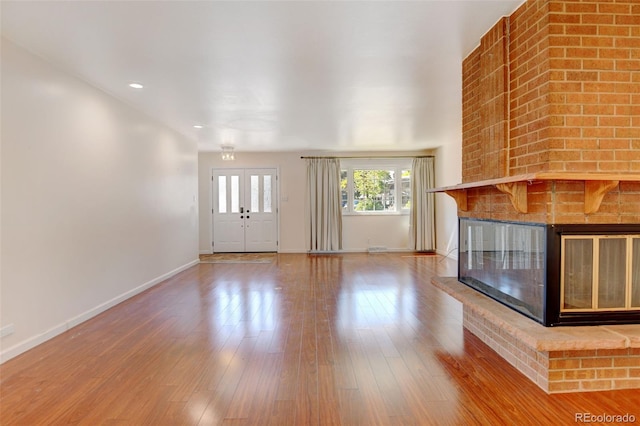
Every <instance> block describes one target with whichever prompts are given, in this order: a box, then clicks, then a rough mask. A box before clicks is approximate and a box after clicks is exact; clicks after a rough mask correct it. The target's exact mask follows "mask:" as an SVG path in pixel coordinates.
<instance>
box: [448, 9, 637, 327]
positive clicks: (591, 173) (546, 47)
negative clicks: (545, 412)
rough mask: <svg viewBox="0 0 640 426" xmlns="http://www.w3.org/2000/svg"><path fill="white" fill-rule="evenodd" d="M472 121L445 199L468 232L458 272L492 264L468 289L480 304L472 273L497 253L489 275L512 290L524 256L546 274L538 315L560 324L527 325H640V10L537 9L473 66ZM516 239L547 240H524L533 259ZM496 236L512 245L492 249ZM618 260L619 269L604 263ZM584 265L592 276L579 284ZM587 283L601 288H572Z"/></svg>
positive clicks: (496, 38) (500, 27) (498, 37)
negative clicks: (458, 172) (507, 259)
mask: <svg viewBox="0 0 640 426" xmlns="http://www.w3.org/2000/svg"><path fill="white" fill-rule="evenodd" d="M462 116H463V145H462V183H461V184H460V185H456V186H455V187H449V188H444V189H445V190H446V192H447V193H448V194H449V195H451V196H452V197H454V198H455V199H456V201H457V203H458V216H459V217H460V219H461V223H463V224H464V225H465V226H464V227H463V226H461V229H460V233H459V234H460V245H459V247H460V259H461V265H463V264H465V265H466V263H465V262H466V261H467V260H471V259H472V258H473V256H470V255H469V254H470V253H471V252H473V255H474V256H476V260H480V258H478V257H477V256H478V255H479V253H478V252H484V258H485V259H484V263H482V262H480V263H479V262H477V261H476V262H475V264H474V265H473V266H472V267H471V268H470V269H471V274H470V277H467V276H464V277H462V276H461V278H466V279H461V281H463V282H465V283H467V284H473V283H472V282H475V283H477V284H478V285H472V286H474V287H475V288H477V289H480V290H482V287H483V285H482V284H486V283H483V281H482V278H478V277H476V276H472V275H474V274H473V272H474V271H473V269H474V268H475V270H476V271H477V274H476V275H479V276H486V275H487V270H486V269H487V268H488V267H489V266H487V265H489V264H490V263H491V262H490V260H489V257H491V256H493V257H495V256H496V253H497V252H499V253H500V254H501V256H502V257H501V258H500V262H502V263H501V264H500V267H499V268H497V269H496V268H495V267H494V268H493V271H494V272H495V273H496V274H499V275H500V276H502V277H505V276H507V275H508V274H509V273H513V269H509V268H508V266H509V265H513V258H514V256H515V255H516V254H517V252H519V253H520V254H521V255H522V254H523V253H528V257H527V259H526V261H527V262H529V263H528V264H532V263H531V262H533V264H535V265H536V267H538V268H540V269H541V270H542V269H543V270H544V273H543V275H544V277H543V282H544V283H543V285H544V289H543V290H542V291H544V292H545V293H549V294H546V295H545V297H546V298H545V299H544V301H543V302H541V303H542V304H543V305H545V306H544V308H545V309H547V308H548V309H552V310H555V311H557V312H554V313H553V315H552V316H554V318H551V319H549V318H548V317H549V316H548V315H547V312H546V311H545V312H544V313H542V314H541V315H538V316H535V315H528V316H530V317H533V318H535V319H536V320H537V321H539V322H541V323H543V324H545V325H559V324H562V323H563V321H562V318H559V317H564V319H565V320H566V322H568V323H571V324H577V323H583V324H596V323H598V321H599V320H598V318H602V320H601V321H602V323H605V322H609V323H611V322H618V323H620V322H622V323H625V322H631V323H640V3H638V2H637V1H634V0H629V1H624V0H622V1H616V2H611V1H603V0H602V1H600V0H584V1H575V0H574V1H567V0H535V1H534V0H530V1H527V2H526V3H524V4H523V5H522V6H521V7H520V8H519V9H518V10H516V11H515V12H514V13H513V14H512V15H511V16H509V17H504V18H502V19H501V20H500V21H499V22H498V23H497V24H496V25H495V26H494V27H493V28H491V29H490V30H489V31H488V32H487V33H486V34H485V35H484V37H483V38H482V40H481V42H480V46H479V47H478V48H476V49H475V50H474V51H473V52H472V53H471V54H470V55H469V56H468V57H467V58H466V59H465V60H464V62H463V114H462ZM479 221H482V222H479ZM486 222H494V223H495V224H496V225H488V224H487V223H486ZM469 223H474V224H475V225H474V226H467V225H468V224H469ZM501 224H502V225H501ZM504 224H506V225H504ZM532 226H534V227H533V228H531V227H532ZM536 226H538V228H536ZM539 226H542V228H539ZM519 227H525V228H526V227H529V228H530V229H538V230H539V229H542V230H543V232H542V233H541V234H540V235H538V236H536V238H535V239H531V238H530V235H533V234H530V233H529V231H526V232H524V231H523V232H524V233H523V232H520V234H522V235H527V241H529V243H530V244H534V243H535V244H537V245H536V246H535V247H532V246H530V247H523V246H522V245H521V244H515V243H509V241H510V240H509V239H510V238H513V235H512V234H510V232H512V233H513V232H516V231H517V228H519ZM492 228H496V229H497V230H498V231H499V232H502V234H501V235H502V236H501V237H500V236H498V235H494V234H491V235H490V236H489V237H487V234H488V233H489V232H490V231H491V229H492ZM473 229H480V230H481V231H482V229H484V231H485V232H484V234H483V235H484V246H483V247H484V248H482V247H480V248H479V249H478V248H474V247H470V246H469V244H470V240H471V239H472V237H473V242H474V243H476V244H477V243H478V236H477V235H476V236H474V235H473V232H472V230H473ZM514 230H515V231H514ZM498 231H496V232H498ZM536 232H537V231H536ZM572 235H573V237H572ZM576 235H578V236H582V237H576ZM613 237H617V238H615V239H612V238H613ZM500 238H502V239H500ZM505 238H506V240H505ZM614 248H615V249H616V250H617V252H616V253H619V254H620V255H619V256H613V255H612V256H610V257H611V259H610V260H607V258H606V255H605V254H606V253H607V252H608V251H611V250H614ZM565 249H566V252H565V251H563V250H565ZM589 249H590V250H591V252H587V251H588V250H589ZM496 250H497V251H496ZM523 250H524V252H523ZM577 252H580V256H578V255H577V254H576V253H577ZM583 252H584V253H583ZM487 253H489V254H487ZM505 253H506V255H509V256H511V261H512V263H510V264H509V265H507V264H505V263H504V256H505ZM585 253H586V254H585ZM621 256H626V257H625V260H624V261H621V260H620V259H621ZM581 261H584V262H588V264H587V263H585V264H584V265H583V268H582V269H583V270H590V271H592V272H589V273H583V270H578V269H580V268H579V266H580V265H579V263H580V262H581ZM541 262H542V263H541ZM601 262H602V263H601ZM494 263H495V262H494ZM614 263H615V265H614ZM466 266H468V265H466ZM483 266H484V268H485V270H481V269H482V268H483ZM616 267H617V268H618V269H619V270H616V271H614V268H616ZM518 268H520V275H519V276H518V280H519V282H518V283H517V284H518V285H520V286H522V284H523V283H522V280H526V277H525V275H523V274H522V268H523V266H518ZM468 269H469V268H468ZM531 271H532V270H529V272H531ZM612 271H613V272H612ZM465 272H469V271H468V270H466V271H465ZM539 272H541V273H542V271H539ZM565 272H566V274H565ZM578 273H579V274H581V275H580V277H579V278H580V279H581V280H583V281H584V280H591V281H593V286H591V285H585V284H576V283H577V280H578V278H576V274H578ZM598 274H600V275H598ZM605 274H606V275H607V276H606V277H605V276H604V275H605ZM612 274H613V275H612ZM512 275H513V274H512ZM534 275H535V274H534ZM527 276H533V275H531V274H529V275H527ZM614 276H616V277H618V276H619V277H621V278H619V279H618V281H619V283H618V284H617V285H618V287H619V288H618V289H617V290H615V289H613V287H612V285H611V281H612V280H613V278H612V277H614ZM571 280H573V281H571ZM571 282H574V284H573V285H574V287H580V288H578V289H577V290H576V288H572V287H570V286H569V284H571ZM507 285H508V283H507ZM531 285H537V284H536V280H535V279H534V280H533V281H532V282H531ZM547 285H549V286H548V287H547ZM497 286H499V287H503V288H506V287H505V282H504V280H502V282H500V283H499V284H497V285H496V286H491V285H490V286H489V287H487V291H486V292H488V293H489V294H490V295H492V297H494V298H497V299H498V300H500V301H502V302H503V303H504V302H505V300H504V299H505V298H504V297H503V298H502V300H501V294H498V293H500V292H499V291H498V292H494V291H493V289H494V288H495V287H497ZM565 286H567V287H566V288H565ZM485 287H486V286H485ZM506 289H507V291H506V293H507V297H506V298H507V299H509V298H511V294H510V290H509V289H508V288H506ZM521 290H522V289H518V291H517V292H520V293H522V291H521ZM525 290H527V291H528V290H531V289H525ZM565 290H566V291H565ZM598 291H599V294H597V293H598ZM513 292H516V291H515V290H513ZM612 292H617V296H615V297H614V296H613V295H612V294H611V293H612ZM492 293H493V294H492ZM561 293H562V296H563V297H564V299H563V300H559V299H560V297H561ZM502 296H504V294H502ZM612 298H615V299H616V300H615V301H611V299H612ZM506 304H507V305H510V306H511V307H514V306H513V305H514V304H513V303H512V304H510V303H506ZM515 304H516V305H517V304H518V303H517V301H516V302H515ZM555 305H558V306H557V307H556V306H555ZM621 311H624V313H621ZM562 312H564V314H562ZM607 312H609V315H608V316H607ZM525 314H526V313H525Z"/></svg>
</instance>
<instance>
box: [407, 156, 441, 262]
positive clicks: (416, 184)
mask: <svg viewBox="0 0 640 426" xmlns="http://www.w3.org/2000/svg"><path fill="white" fill-rule="evenodd" d="M434 180H435V177H434V171H433V158H432V157H419V158H414V159H413V165H412V167H411V217H410V220H409V242H410V246H411V248H413V249H414V250H417V251H430V250H435V248H436V233H435V220H434V215H435V213H434V195H433V194H428V193H426V192H425V191H426V190H427V189H429V188H433V187H434V183H435V182H434Z"/></svg>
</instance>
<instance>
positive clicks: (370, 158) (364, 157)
mask: <svg viewBox="0 0 640 426" xmlns="http://www.w3.org/2000/svg"><path fill="white" fill-rule="evenodd" d="M300 158H303V159H306V158H308V159H318V158H341V159H342V158H344V159H352V158H362V159H367V160H378V159H379V160H386V159H388V158H435V156H434V155H389V156H386V157H382V156H381V157H371V156H357V155H355V156H345V157H342V156H339V155H336V156H325V157H307V156H304V155H303V156H301V157H300Z"/></svg>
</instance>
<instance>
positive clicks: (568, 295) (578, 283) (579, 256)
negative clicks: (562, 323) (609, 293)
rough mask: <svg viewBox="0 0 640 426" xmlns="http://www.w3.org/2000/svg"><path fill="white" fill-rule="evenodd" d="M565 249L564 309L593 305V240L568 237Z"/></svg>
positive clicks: (586, 307) (585, 307) (583, 307)
mask: <svg viewBox="0 0 640 426" xmlns="http://www.w3.org/2000/svg"><path fill="white" fill-rule="evenodd" d="M564 244H565V250H564V277H563V278H564V300H563V303H562V307H563V309H588V308H591V307H592V294H593V240H592V239H566V240H565V242H564Z"/></svg>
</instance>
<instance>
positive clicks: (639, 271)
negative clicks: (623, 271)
mask: <svg viewBox="0 0 640 426" xmlns="http://www.w3.org/2000/svg"><path fill="white" fill-rule="evenodd" d="M632 257H633V260H632V263H631V306H632V307H634V308H640V238H634V239H633V256H632Z"/></svg>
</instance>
